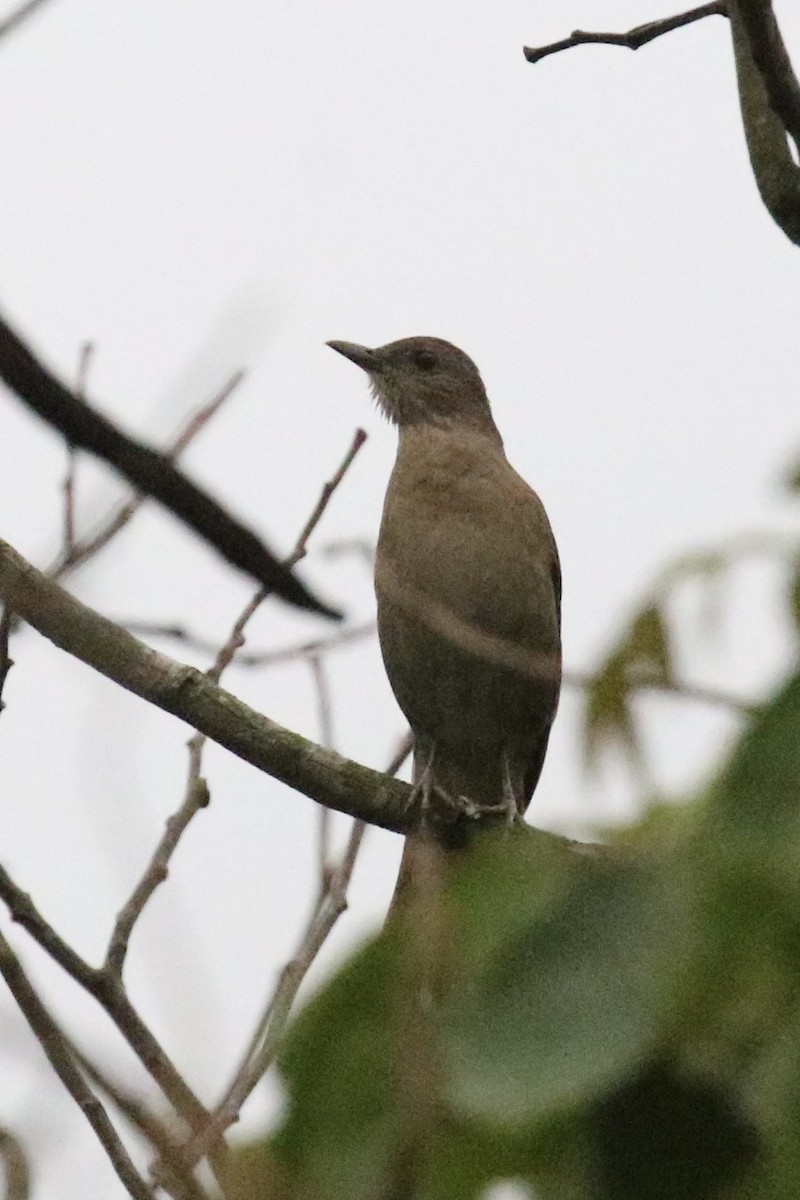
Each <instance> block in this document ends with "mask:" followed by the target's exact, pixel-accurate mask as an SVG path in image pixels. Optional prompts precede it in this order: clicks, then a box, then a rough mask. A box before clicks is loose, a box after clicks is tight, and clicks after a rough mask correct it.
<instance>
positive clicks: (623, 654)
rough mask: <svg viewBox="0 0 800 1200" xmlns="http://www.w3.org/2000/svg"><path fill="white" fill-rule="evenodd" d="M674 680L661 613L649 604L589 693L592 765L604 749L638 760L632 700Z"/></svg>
mask: <svg viewBox="0 0 800 1200" xmlns="http://www.w3.org/2000/svg"><path fill="white" fill-rule="evenodd" d="M671 677H672V655H671V647H670V640H669V631H668V629H667V625H666V622H665V620H664V617H663V616H662V614H661V612H660V610H659V609H658V608H657V607H656V606H655V605H652V604H648V605H647V607H646V608H644V609H642V611H641V612H640V613H638V614H637V616H636V617H635V618H634V620H633V621H632V622H631V624H630V625H629V626H628V627H627V628H626V629H625V630H624V632H623V633H622V635H621V637H620V639H619V641H618V642H617V644H616V646H614V648H613V650H612V651H611V653H610V654H609V655H608V657H607V658H606V660H605V662H604V663H603V664H602V665H601V667H600V668H599V670H598V671H597V672H596V673H595V675H594V677H593V678H592V679H591V680H590V681H589V684H588V686H587V689H586V707H585V712H584V752H585V756H586V761H587V764H588V765H592V764H593V763H594V762H595V761H596V758H597V755H598V751H599V750H600V748H601V747H602V746H604V745H613V744H618V745H621V746H622V747H623V748H624V749H625V750H626V751H627V753H628V754H629V756H630V757H631V758H632V759H633V760H634V763H636V762H638V760H639V755H640V747H639V739H638V734H637V731H636V727H635V723H634V716H633V711H632V709H631V699H632V696H633V694H634V693H635V692H636V690H637V685H639V684H641V683H667V682H669V680H670V679H671Z"/></svg>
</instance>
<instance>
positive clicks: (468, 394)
mask: <svg viewBox="0 0 800 1200" xmlns="http://www.w3.org/2000/svg"><path fill="white" fill-rule="evenodd" d="M328 345H329V346H330V347H331V349H332V350H336V351H338V353H339V354H343V355H344V357H345V358H349V359H350V361H351V362H354V363H355V364H356V365H357V366H359V367H361V368H362V369H363V370H364V371H366V372H367V374H368V376H369V381H370V386H371V388H372V394H373V395H374V397H375V399H376V400H377V402H378V404H379V406H380V408H381V410H382V412H383V413H384V414H385V415H386V416H387V417H388V418H389V420H390V421H392V422H393V423H394V424H395V425H399V426H400V427H401V428H403V426H409V425H418V424H423V423H428V424H433V425H440V426H445V427H446V426H448V425H461V426H463V425H468V426H472V427H474V428H478V429H486V430H490V429H491V430H493V429H494V422H493V420H492V415H491V411H490V409H489V401H488V399H487V396H486V389H485V388H484V386H483V380H482V379H481V377H480V374H479V373H478V368H477V367H476V366H475V364H474V362H473V361H472V359H471V358H469V356H468V355H466V354H465V353H464V351H463V350H459V349H458V347H457V346H453V345H451V343H450V342H445V341H443V340H442V339H441V338H433V337H411V338H403V339H402V340H401V341H399V342H390V343H389V344H388V345H387V346H379V347H378V348H377V349H375V350H370V349H368V347H366V346H359V345H357V344H356V343H355V342H328Z"/></svg>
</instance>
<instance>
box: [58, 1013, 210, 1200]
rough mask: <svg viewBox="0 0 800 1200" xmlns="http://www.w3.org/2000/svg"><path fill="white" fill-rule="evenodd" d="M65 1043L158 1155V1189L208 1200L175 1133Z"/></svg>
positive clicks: (187, 1199) (179, 1198)
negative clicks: (186, 1160)
mask: <svg viewBox="0 0 800 1200" xmlns="http://www.w3.org/2000/svg"><path fill="white" fill-rule="evenodd" d="M65 1040H66V1041H67V1042H68V1044H69V1047H70V1051H71V1053H72V1055H73V1057H74V1058H75V1060H76V1062H77V1063H78V1064H79V1066H80V1068H81V1070H82V1071H83V1073H84V1074H85V1075H86V1076H87V1078H88V1079H90V1080H91V1082H92V1083H93V1084H95V1086H96V1087H97V1088H99V1090H100V1091H101V1092H104V1093H105V1095H106V1096H107V1097H108V1099H109V1100H110V1101H111V1102H112V1104H113V1105H114V1106H115V1108H117V1109H118V1111H119V1112H120V1113H121V1114H122V1116H123V1117H125V1119H126V1120H127V1121H128V1123H129V1124H130V1125H132V1126H133V1128H134V1129H136V1130H138V1132H139V1133H140V1134H141V1135H142V1136H143V1137H145V1138H147V1140H148V1141H149V1142H150V1144H151V1145H152V1146H153V1148H154V1149H155V1150H157V1151H158V1154H159V1163H158V1182H159V1185H160V1186H162V1185H163V1186H164V1187H165V1188H167V1189H168V1190H169V1193H170V1195H172V1196H174V1197H175V1200H208V1197H207V1195H206V1192H205V1191H204V1189H203V1188H202V1187H201V1185H200V1183H199V1182H198V1181H197V1180H196V1179H195V1177H194V1175H193V1173H192V1169H191V1168H190V1167H189V1166H187V1164H186V1162H185V1161H184V1158H183V1154H182V1150H181V1147H180V1145H179V1144H178V1142H177V1141H176V1134H177V1131H170V1130H169V1129H168V1128H167V1127H166V1126H165V1124H164V1123H163V1121H162V1120H159V1119H158V1118H156V1117H155V1116H154V1115H153V1114H152V1113H151V1112H150V1109H149V1108H148V1106H147V1105H146V1103H145V1102H144V1101H143V1100H142V1099H140V1098H139V1097H138V1096H135V1095H132V1094H131V1093H130V1092H128V1091H126V1090H125V1089H124V1088H123V1087H122V1086H121V1085H120V1084H119V1083H117V1082H116V1081H115V1080H113V1079H112V1078H111V1077H110V1076H109V1075H108V1073H107V1072H106V1071H104V1070H101V1068H100V1067H98V1066H97V1064H96V1063H94V1062H92V1060H91V1059H90V1058H89V1057H88V1056H87V1055H86V1054H84V1053H83V1051H82V1050H80V1049H79V1048H78V1047H77V1046H76V1045H75V1043H74V1042H73V1041H72V1040H71V1039H69V1038H67V1037H66V1035H65Z"/></svg>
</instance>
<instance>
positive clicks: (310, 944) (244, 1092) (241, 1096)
mask: <svg viewBox="0 0 800 1200" xmlns="http://www.w3.org/2000/svg"><path fill="white" fill-rule="evenodd" d="M410 752H411V736H410V734H407V735H406V736H405V737H404V738H403V740H402V742H401V744H400V746H399V748H398V750H397V752H396V753H395V754H394V755H393V757H392V760H391V762H390V763H389V766H388V767H387V771H386V773H387V775H389V776H394V775H395V774H396V773H397V772H398V771H399V770H400V768H401V767H402V765H403V763H404V762H405V760H406V758H407V757H408V755H409V754H410ZM365 832H366V825H365V824H364V822H363V821H354V822H353V825H352V828H351V830H350V837H349V839H348V843H347V847H346V849H345V852H344V854H343V855H342V858H341V860H340V861H339V863H338V864H337V865H336V867H335V868H334V869H333V870H332V871H329V872H328V873H327V876H326V879H325V886H324V888H323V890H322V891H321V892H320V895H319V898H318V900H317V904H316V905H315V907H314V910H313V912H312V914H311V917H310V919H309V922H308V924H307V926H306V928H305V930H304V931H303V934H302V936H301V938H300V941H299V943H298V947H297V950H296V951H295V954H294V957H293V958H292V959H291V960H290V961H289V962H288V963H286V965H285V966H284V968H283V970H282V971H281V973H280V977H279V979H278V985H277V987H276V988H275V991H274V992H273V994H272V996H271V997H270V999H269V1001H268V1002H267V1005H266V1007H265V1009H264V1013H263V1015H262V1017H261V1019H260V1021H259V1023H258V1025H257V1026H256V1029H255V1031H254V1033H253V1036H252V1038H251V1039H250V1044H249V1045H248V1047H247V1050H246V1052H245V1054H244V1057H243V1059H242V1063H241V1065H240V1067H239V1069H238V1070H237V1071H236V1073H235V1075H234V1077H233V1079H232V1080H231V1083H230V1085H229V1087H228V1089H227V1091H226V1093H225V1095H224V1096H223V1098H222V1100H221V1101H220V1103H219V1104H218V1105H217V1108H216V1109H215V1111H214V1116H213V1118H212V1120H211V1122H210V1123H209V1125H208V1127H207V1128H206V1129H205V1130H202V1131H201V1132H200V1133H199V1134H196V1135H195V1136H194V1137H193V1138H192V1140H191V1142H190V1143H189V1145H188V1146H187V1147H186V1155H187V1157H188V1159H189V1161H190V1162H197V1161H198V1160H199V1159H200V1158H202V1157H203V1155H204V1154H205V1153H206V1152H207V1149H208V1147H209V1146H211V1145H213V1144H214V1142H215V1140H216V1139H217V1138H218V1137H219V1136H220V1135H221V1134H223V1133H224V1132H225V1130H227V1129H228V1128H230V1126H231V1125H233V1124H234V1123H235V1122H236V1121H238V1119H239V1113H240V1111H241V1108H242V1105H243V1104H244V1103H245V1101H246V1100H247V1098H248V1097H249V1096H250V1094H251V1092H252V1091H253V1090H254V1088H255V1087H256V1086H257V1085H258V1083H259V1082H260V1080H261V1079H263V1077H264V1075H265V1074H266V1072H267V1071H268V1070H269V1068H270V1066H271V1065H272V1063H273V1062H274V1060H275V1055H276V1054H277V1052H278V1049H279V1047H280V1044H281V1042H282V1040H283V1034H284V1032H285V1029H286V1023H287V1021H288V1019H289V1014H290V1012H291V1010H292V1006H293V1004H294V1002H295V999H296V998H297V993H298V991H299V990H300V986H301V985H302V982H303V980H304V979H305V977H306V975H307V973H308V970H309V968H310V967H311V965H312V963H313V962H314V960H315V959H316V957H317V955H318V953H319V951H320V950H321V948H322V946H323V945H324V943H325V941H326V939H327V937H328V935H329V934H330V932H331V930H332V929H333V926H334V925H335V924H336V922H337V920H338V919H339V917H340V916H341V914H342V913H343V912H344V911H345V910H346V908H347V889H348V887H349V885H350V880H351V878H352V875H353V870H354V868H355V864H356V858H357V857H358V852H359V850H360V848H361V843H362V840H363V837H364V833H365Z"/></svg>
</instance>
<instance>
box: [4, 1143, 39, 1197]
mask: <svg viewBox="0 0 800 1200" xmlns="http://www.w3.org/2000/svg"><path fill="white" fill-rule="evenodd" d="M0 1159H2V1162H3V1171H4V1172H5V1180H6V1190H5V1195H4V1197H3V1200H28V1198H29V1196H30V1194H31V1172H30V1167H29V1166H28V1156H27V1155H26V1153H25V1149H24V1147H23V1145H22V1142H21V1141H20V1140H19V1138H18V1137H15V1135H14V1134H13V1133H12V1132H11V1130H10V1129H3V1128H0Z"/></svg>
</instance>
